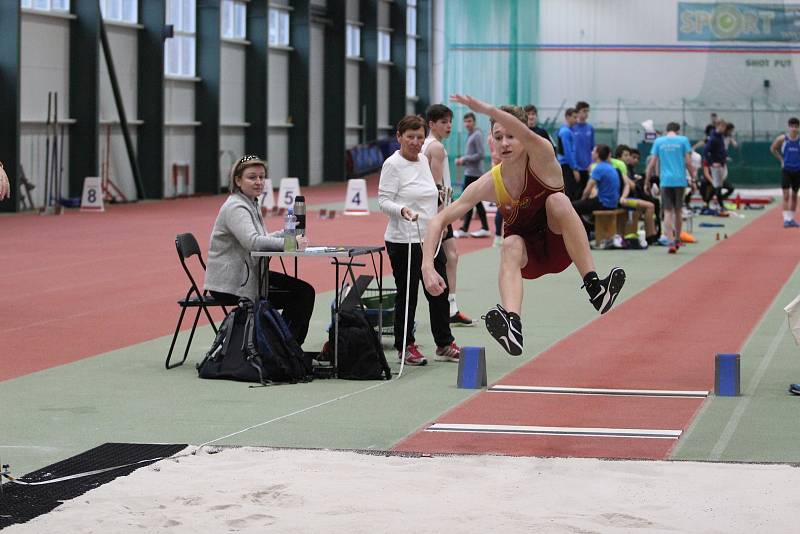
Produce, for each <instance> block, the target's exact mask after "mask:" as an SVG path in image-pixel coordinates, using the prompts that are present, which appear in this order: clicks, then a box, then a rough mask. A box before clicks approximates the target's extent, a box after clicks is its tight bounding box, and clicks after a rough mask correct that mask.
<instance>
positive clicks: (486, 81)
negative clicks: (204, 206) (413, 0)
mask: <svg viewBox="0 0 800 534" xmlns="http://www.w3.org/2000/svg"><path fill="white" fill-rule="evenodd" d="M538 12H539V1H538V0H497V1H491V2H487V1H485V0H448V1H447V2H446V3H445V24H444V26H445V28H444V52H445V55H444V92H445V95H451V94H454V93H460V94H469V95H472V96H475V97H477V98H480V99H481V100H485V101H487V102H490V103H492V104H496V105H502V104H515V105H521V106H524V105H525V104H528V103H534V102H536V101H537V95H536V91H537V88H538V85H537V84H535V83H534V79H533V76H532V73H534V72H536V54H535V53H530V52H521V51H520V50H519V45H520V44H533V43H536V42H537V40H538V24H537V22H536V21H537V20H538ZM448 105H450V106H451V108H453V112H454V114H455V115H454V117H453V132H452V134H451V136H450V138H449V139H448V140H447V142H446V143H445V147H446V148H447V151H448V153H449V154H450V159H451V165H452V160H453V159H454V158H455V157H457V156H459V155H461V154H463V152H464V150H465V146H466V139H467V132H466V130H465V129H464V127H463V124H462V118H463V115H464V113H466V112H467V111H469V110H468V109H466V108H465V107H463V106H460V105H455V104H453V105H451V104H448ZM477 122H478V127H479V128H480V129H481V130H482V132H483V133H484V135H487V134H488V131H489V119H488V118H487V117H486V116H478V117H477ZM488 162H489V158H488V149H487V159H486V164H485V165H484V169H488V164H489V163H488ZM457 171H458V169H456V167H455V166H451V174H452V176H453V181H454V182H456V183H459V182H460V175H459V174H457ZM456 189H458V188H456Z"/></svg>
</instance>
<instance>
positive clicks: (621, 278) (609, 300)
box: [587, 267, 625, 315]
mask: <svg viewBox="0 0 800 534" xmlns="http://www.w3.org/2000/svg"><path fill="white" fill-rule="evenodd" d="M595 280H596V279H595ZM623 285H625V271H624V270H623V269H622V268H621V267H614V268H613V269H611V272H610V273H608V276H606V277H605V278H603V279H602V280H600V281H599V283H596V285H595V286H594V287H590V288H587V289H588V290H589V302H591V303H592V305H593V306H594V308H595V309H596V310H597V311H599V312H600V314H601V315H602V314H604V313H605V312H607V311H608V310H610V309H611V306H613V305H614V301H615V300H617V296H618V295H619V292H620V291H621V290H622V286H623ZM592 293H594V295H592Z"/></svg>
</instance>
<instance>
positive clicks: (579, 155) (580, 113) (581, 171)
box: [571, 101, 594, 193]
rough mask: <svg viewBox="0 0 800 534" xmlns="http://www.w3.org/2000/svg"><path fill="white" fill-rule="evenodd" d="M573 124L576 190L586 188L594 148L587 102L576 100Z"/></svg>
mask: <svg viewBox="0 0 800 534" xmlns="http://www.w3.org/2000/svg"><path fill="white" fill-rule="evenodd" d="M575 115H576V117H575V118H576V120H575V124H573V125H572V128H571V129H572V136H573V146H574V147H575V148H574V151H575V167H573V169H575V170H577V171H578V175H579V177H580V182H578V191H580V192H581V193H582V192H583V191H584V190H585V189H586V184H587V182H588V181H589V166H590V165H591V164H592V150H593V149H594V127H593V126H592V125H591V124H589V122H588V120H589V104H588V103H586V102H583V101H581V102H578V103H577V104H575Z"/></svg>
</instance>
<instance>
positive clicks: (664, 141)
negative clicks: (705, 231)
mask: <svg viewBox="0 0 800 534" xmlns="http://www.w3.org/2000/svg"><path fill="white" fill-rule="evenodd" d="M680 129H681V127H680V125H679V124H678V123H677V122H670V123H669V124H667V135H664V136H662V137H659V138H658V139H656V140H655V142H654V143H653V148H652V149H651V150H650V155H651V158H650V159H649V160H648V162H647V169H646V170H645V175H644V180H645V184H644V189H645V191H650V179H651V177H652V176H653V174H654V171H655V172H657V173H658V175H659V178H660V183H661V205H662V206H663V209H664V226H665V230H666V234H667V239H668V241H669V253H670V254H675V253H676V252H677V251H678V248H679V247H680V244H681V242H680V236H681V227H682V225H683V216H682V208H683V193H684V191H685V189H686V185H687V182H686V170H688V171H689V175H694V169H692V160H691V153H692V146H691V145H690V144H689V140H688V139H687V138H686V137H685V136H683V135H679V134H678V132H680Z"/></svg>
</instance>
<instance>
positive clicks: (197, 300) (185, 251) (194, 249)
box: [164, 234, 228, 369]
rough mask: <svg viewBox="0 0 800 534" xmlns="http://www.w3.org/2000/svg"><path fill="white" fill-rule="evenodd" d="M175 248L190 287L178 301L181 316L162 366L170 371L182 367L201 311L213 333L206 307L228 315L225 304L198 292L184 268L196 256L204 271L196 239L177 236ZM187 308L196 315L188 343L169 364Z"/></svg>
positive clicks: (188, 236)
mask: <svg viewBox="0 0 800 534" xmlns="http://www.w3.org/2000/svg"><path fill="white" fill-rule="evenodd" d="M175 248H176V249H177V250H178V258H179V259H180V260H181V266H182V267H183V270H184V272H185V273H186V276H188V277H189V282H191V286H189V290H188V291H187V292H186V297H184V298H182V299H181V300H179V301H178V306H180V307H181V315H180V317H179V318H178V325H177V326H176V327H175V334H174V335H173V336H172V343H170V346H169V353H168V354H167V361H166V362H165V364H164V365H165V366H166V368H167V369H172V368H174V367H178V366H180V365H183V363H184V362H185V361H186V357H187V356H188V355H189V347H191V346H192V338H193V337H194V331H195V330H196V329H197V321H198V320H199V319H200V312H201V311H203V312H205V314H206V317H208V322H210V323H211V328H213V329H214V333H216V332H217V325H216V324H214V319H212V318H211V314H210V313H209V311H208V307H209V306H219V307H220V308H222V311H223V313H225V314H226V315H227V314H228V310H226V309H225V306H226V304H222V303H220V302H217V301H216V300H214V297H212V296H211V295H209V294H208V291H203V292H202V293H201V292H200V288H199V287H198V286H197V283H196V282H195V281H194V277H193V276H192V273H191V271H189V268H188V267H187V266H186V260H187V259H188V258H191V257H192V256H195V255H196V256H197V259H198V261H199V262H200V265H201V266H202V267H203V272H205V270H206V264H205V262H204V261H203V256H202V254H200V246H199V245H198V244H197V239H195V237H194V235H192V234H178V235H177V236H176V237H175ZM187 308H197V313H196V314H195V316H194V323H193V324H192V331H191V333H190V334H189V341H187V342H186V350H185V351H183V359H182V360H181V361H180V362H178V363H173V364H170V363H169V360H170V358H171V357H172V350H173V349H174V348H175V341H176V340H177V339H178V333H179V332H180V330H181V325H182V324H183V316H184V315H185V314H186V309H187Z"/></svg>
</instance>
